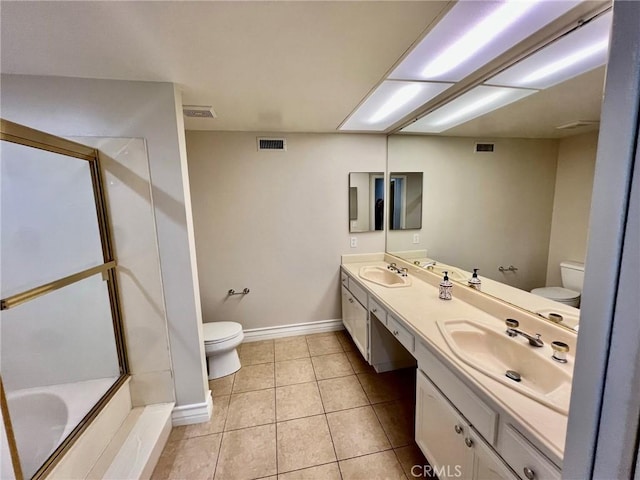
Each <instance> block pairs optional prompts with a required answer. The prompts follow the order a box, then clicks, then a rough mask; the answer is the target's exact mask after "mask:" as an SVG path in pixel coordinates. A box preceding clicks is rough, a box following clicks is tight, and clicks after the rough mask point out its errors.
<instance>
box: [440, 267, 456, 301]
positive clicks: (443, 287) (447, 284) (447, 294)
mask: <svg viewBox="0 0 640 480" xmlns="http://www.w3.org/2000/svg"><path fill="white" fill-rule="evenodd" d="M452 289H453V283H451V280H449V272H444V278H443V279H442V281H441V282H440V294H439V297H440V299H441V300H451V290H452Z"/></svg>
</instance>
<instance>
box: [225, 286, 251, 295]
mask: <svg viewBox="0 0 640 480" xmlns="http://www.w3.org/2000/svg"><path fill="white" fill-rule="evenodd" d="M249 292H250V290H249V289H248V288H245V289H244V290H242V291H241V292H236V291H235V290H234V289H233V288H232V289H231V290H229V291H228V292H227V295H229V296H232V295H246V294H247V293H249Z"/></svg>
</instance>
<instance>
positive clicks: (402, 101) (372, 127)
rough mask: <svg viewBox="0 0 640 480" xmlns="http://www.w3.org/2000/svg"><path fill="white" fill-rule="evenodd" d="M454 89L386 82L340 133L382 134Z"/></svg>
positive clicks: (431, 85)
mask: <svg viewBox="0 0 640 480" xmlns="http://www.w3.org/2000/svg"><path fill="white" fill-rule="evenodd" d="M450 86H451V84H450V83H428V82H398V81H389V80H386V81H384V82H382V83H381V84H380V85H379V86H378V88H376V89H375V90H374V91H373V93H372V94H371V95H370V96H369V97H368V98H367V99H366V100H365V101H364V102H363V103H362V104H361V105H360V106H359V107H358V108H357V109H356V111H355V112H353V114H352V115H351V116H350V117H349V118H348V119H347V120H346V121H345V122H344V123H343V124H342V126H340V128H339V130H343V131H374V132H382V131H384V130H386V129H387V128H389V127H390V126H391V125H393V124H394V123H396V122H397V121H399V120H401V119H402V118H403V117H404V116H405V115H408V114H409V113H411V112H412V111H414V110H416V109H417V108H418V107H420V106H422V105H424V104H425V103H426V102H428V101H429V100H431V99H432V98H434V97H435V96H436V95H438V94H440V93H442V92H444V91H445V90H446V89H447V88H449V87H450Z"/></svg>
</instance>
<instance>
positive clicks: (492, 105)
mask: <svg viewBox="0 0 640 480" xmlns="http://www.w3.org/2000/svg"><path fill="white" fill-rule="evenodd" d="M536 92H537V90H529V89H524V88H505V87H487V86H483V85H481V86H478V87H475V88H473V89H472V90H469V91H468V92H467V93H465V94H463V95H461V96H459V97H458V98H456V99H455V100H452V101H451V102H449V103H447V104H445V105H443V106H442V107H440V108H438V109H437V110H434V111H433V112H431V113H429V114H427V115H425V116H424V117H422V118H421V119H419V120H418V121H416V122H414V123H412V124H411V125H407V126H406V127H404V128H403V129H402V130H401V131H402V132H410V133H441V132H444V131H445V130H449V129H450V128H453V127H455V126H456V125H460V124H462V123H465V122H468V121H469V120H472V119H474V118H476V117H479V116H481V115H484V114H486V113H489V112H491V111H493V110H496V109H498V108H501V107H504V106H505V105H508V104H510V103H513V102H515V101H517V100H520V99H522V98H524V97H527V96H529V95H531V94H533V93H536Z"/></svg>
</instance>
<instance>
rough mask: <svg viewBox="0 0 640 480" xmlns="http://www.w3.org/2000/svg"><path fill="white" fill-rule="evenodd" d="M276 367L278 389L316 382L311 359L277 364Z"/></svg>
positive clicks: (299, 359)
mask: <svg viewBox="0 0 640 480" xmlns="http://www.w3.org/2000/svg"><path fill="white" fill-rule="evenodd" d="M275 366H276V385H277V386H278V387H282V386H284V385H293V384H295V383H307V382H314V381H315V380H316V376H315V374H314V373H313V365H312V364H311V359H309V358H298V359H296V360H285V361H284V362H276V363H275Z"/></svg>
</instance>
